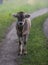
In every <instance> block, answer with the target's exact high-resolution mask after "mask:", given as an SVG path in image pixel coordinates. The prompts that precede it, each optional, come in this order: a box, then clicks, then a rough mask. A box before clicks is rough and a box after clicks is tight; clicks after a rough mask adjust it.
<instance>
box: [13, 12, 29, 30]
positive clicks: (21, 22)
mask: <svg viewBox="0 0 48 65" xmlns="http://www.w3.org/2000/svg"><path fill="white" fill-rule="evenodd" d="M13 16H14V17H16V18H17V20H18V26H19V28H20V30H22V29H23V25H24V23H25V19H26V18H29V17H30V15H29V14H25V12H18V13H17V14H14V15H13Z"/></svg>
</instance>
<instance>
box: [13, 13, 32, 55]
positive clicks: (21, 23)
mask: <svg viewBox="0 0 48 65" xmlns="http://www.w3.org/2000/svg"><path fill="white" fill-rule="evenodd" d="M13 16H14V17H16V18H17V20H18V21H17V22H16V30H17V35H18V39H19V54H20V55H22V53H24V54H27V50H26V43H27V39H28V35H29V32H30V27H31V20H30V15H29V14H26V13H24V12H18V13H17V14H13Z"/></svg>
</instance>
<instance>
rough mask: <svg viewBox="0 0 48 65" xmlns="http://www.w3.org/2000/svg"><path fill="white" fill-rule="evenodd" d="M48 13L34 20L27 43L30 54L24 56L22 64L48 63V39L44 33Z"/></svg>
mask: <svg viewBox="0 0 48 65" xmlns="http://www.w3.org/2000/svg"><path fill="white" fill-rule="evenodd" d="M47 17H48V14H45V15H43V16H39V17H37V18H35V19H34V20H33V21H32V26H31V31H30V35H29V39H28V43H27V50H28V55H26V56H24V57H22V65H48V49H47V43H48V42H47V39H46V37H45V35H44V33H43V23H44V21H45V19H46V18H47Z"/></svg>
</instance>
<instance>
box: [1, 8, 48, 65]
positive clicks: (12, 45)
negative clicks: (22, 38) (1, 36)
mask: <svg viewBox="0 0 48 65" xmlns="http://www.w3.org/2000/svg"><path fill="white" fill-rule="evenodd" d="M47 12H48V8H44V9H41V10H38V11H37V12H34V13H32V14H31V19H34V18H35V17H37V16H40V15H43V14H45V13H47ZM15 25H16V22H14V23H13V24H12V25H11V30H10V31H9V32H8V34H7V35H6V38H5V40H4V41H3V42H2V43H3V44H4V45H3V46H2V47H1V49H0V65H20V64H21V63H22V62H21V58H20V56H18V55H17V49H18V38H17V35H16V29H15Z"/></svg>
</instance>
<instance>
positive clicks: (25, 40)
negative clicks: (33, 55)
mask: <svg viewBox="0 0 48 65" xmlns="http://www.w3.org/2000/svg"><path fill="white" fill-rule="evenodd" d="M27 38H28V36H27V35H24V37H23V41H24V46H23V51H24V52H23V53H24V54H27V48H26V43H27Z"/></svg>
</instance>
